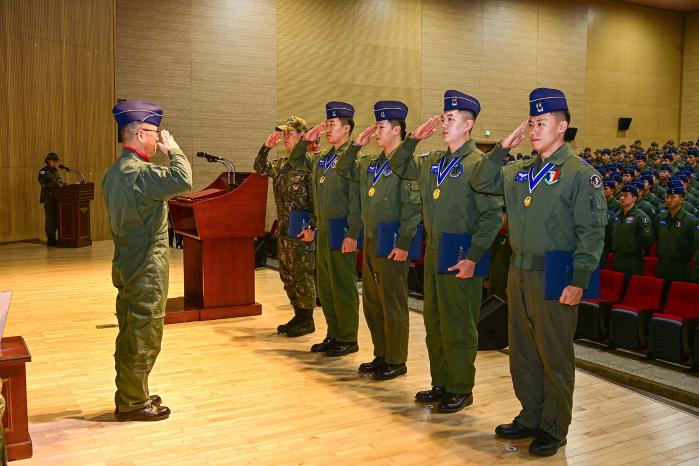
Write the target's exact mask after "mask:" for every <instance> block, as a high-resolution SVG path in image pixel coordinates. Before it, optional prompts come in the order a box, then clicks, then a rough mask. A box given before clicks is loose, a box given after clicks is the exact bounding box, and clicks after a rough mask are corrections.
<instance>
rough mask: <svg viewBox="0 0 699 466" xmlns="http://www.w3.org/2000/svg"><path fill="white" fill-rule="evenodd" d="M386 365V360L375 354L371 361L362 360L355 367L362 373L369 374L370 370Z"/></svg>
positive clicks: (374, 370) (373, 370)
mask: <svg viewBox="0 0 699 466" xmlns="http://www.w3.org/2000/svg"><path fill="white" fill-rule="evenodd" d="M385 367H386V360H385V359H384V358H382V357H381V356H376V357H375V358H374V360H373V361H371V362H363V363H361V364H360V365H359V369H357V370H358V371H359V372H361V373H362V374H369V373H371V372H376V371H380V370H382V369H383V368H385Z"/></svg>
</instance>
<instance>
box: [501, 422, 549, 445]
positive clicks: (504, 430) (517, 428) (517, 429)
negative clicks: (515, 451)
mask: <svg viewBox="0 0 699 466" xmlns="http://www.w3.org/2000/svg"><path fill="white" fill-rule="evenodd" d="M538 433H539V429H531V428H529V427H526V426H523V425H522V424H520V423H519V422H517V421H516V420H514V421H512V423H511V424H500V425H499V426H497V427H496V428H495V435H497V436H498V437H500V438H506V439H508V440H518V439H523V438H527V437H536V435H537V434H538Z"/></svg>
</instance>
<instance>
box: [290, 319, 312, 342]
mask: <svg viewBox="0 0 699 466" xmlns="http://www.w3.org/2000/svg"><path fill="white" fill-rule="evenodd" d="M315 331H316V325H315V324H314V323H313V319H310V320H308V319H305V320H302V321H301V322H299V323H297V324H296V325H294V326H293V327H289V328H287V329H286V336H287V337H289V338H295V337H300V336H301V335H307V334H309V333H313V332H315Z"/></svg>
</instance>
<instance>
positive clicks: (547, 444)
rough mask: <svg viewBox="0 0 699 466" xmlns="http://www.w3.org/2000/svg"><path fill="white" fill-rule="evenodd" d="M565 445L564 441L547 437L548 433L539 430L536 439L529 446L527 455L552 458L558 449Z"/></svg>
mask: <svg viewBox="0 0 699 466" xmlns="http://www.w3.org/2000/svg"><path fill="white" fill-rule="evenodd" d="M565 444H566V439H563V440H558V439H557V438H554V437H552V436H551V435H549V433H548V432H544V431H543V430H540V431H539V433H538V434H536V438H534V441H532V443H531V445H529V453H531V454H532V455H536V456H553V455H555V454H556V452H558V449H559V448H560V447H562V446H563V445H565Z"/></svg>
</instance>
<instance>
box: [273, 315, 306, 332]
mask: <svg viewBox="0 0 699 466" xmlns="http://www.w3.org/2000/svg"><path fill="white" fill-rule="evenodd" d="M299 322H301V319H300V318H299V316H298V315H294V317H292V318H291V320H289V322H287V323H285V324H282V325H279V326H278V327H277V333H287V332H288V331H289V329H290V328H293V327H294V326H295V325H296V324H298V323H299Z"/></svg>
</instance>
